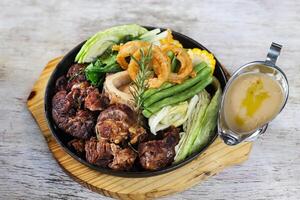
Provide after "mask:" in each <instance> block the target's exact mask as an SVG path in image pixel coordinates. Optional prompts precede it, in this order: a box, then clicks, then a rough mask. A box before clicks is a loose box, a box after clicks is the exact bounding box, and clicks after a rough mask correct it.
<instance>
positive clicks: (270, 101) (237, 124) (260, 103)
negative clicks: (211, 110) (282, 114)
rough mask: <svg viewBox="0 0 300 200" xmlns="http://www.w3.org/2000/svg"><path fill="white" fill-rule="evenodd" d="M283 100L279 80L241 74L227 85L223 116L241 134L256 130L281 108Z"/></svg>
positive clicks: (252, 74) (261, 74)
mask: <svg viewBox="0 0 300 200" xmlns="http://www.w3.org/2000/svg"><path fill="white" fill-rule="evenodd" d="M283 101H284V95H283V90H282V88H281V86H280V85H279V83H278V82H277V81H276V80H275V79H273V78H272V77H271V76H268V75H266V74H263V73H245V74H242V75H240V76H238V77H237V78H236V79H235V80H233V82H232V83H231V85H230V87H229V88H228V90H227V92H226V96H225V100H224V105H223V106H224V117H225V121H226V123H227V125H228V127H229V128H230V129H231V130H233V131H235V132H239V133H245V132H249V131H253V130H256V129H257V128H259V127H261V126H262V125H264V124H265V123H267V122H268V121H270V120H271V119H273V117H274V116H275V115H276V114H277V113H278V112H279V111H280V109H281V107H282V104H283Z"/></svg>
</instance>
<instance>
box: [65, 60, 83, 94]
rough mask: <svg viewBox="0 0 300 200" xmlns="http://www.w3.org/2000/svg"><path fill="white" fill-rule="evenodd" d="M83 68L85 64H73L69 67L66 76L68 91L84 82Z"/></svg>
mask: <svg viewBox="0 0 300 200" xmlns="http://www.w3.org/2000/svg"><path fill="white" fill-rule="evenodd" d="M85 67H86V65H85V64H77V63H76V64H73V65H72V66H71V67H70V69H69V70H68V73H67V76H66V77H67V79H68V84H67V90H68V91H69V90H71V88H72V87H73V85H74V84H76V83H81V82H84V81H86V78H85V74H84V69H85Z"/></svg>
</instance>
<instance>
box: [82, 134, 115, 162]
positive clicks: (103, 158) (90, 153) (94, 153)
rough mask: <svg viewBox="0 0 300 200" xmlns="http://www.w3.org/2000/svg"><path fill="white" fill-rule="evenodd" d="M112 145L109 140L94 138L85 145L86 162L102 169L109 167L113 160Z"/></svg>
mask: <svg viewBox="0 0 300 200" xmlns="http://www.w3.org/2000/svg"><path fill="white" fill-rule="evenodd" d="M111 145H114V144H110V143H109V142H107V140H105V139H100V140H99V141H98V140H97V139H96V138H94V137H92V138H91V139H90V140H88V141H87V142H86V143H85V152H86V160H87V161H88V162H89V163H92V164H94V165H97V166H100V167H107V166H108V164H109V163H111V162H112V160H113V152H112V150H111Z"/></svg>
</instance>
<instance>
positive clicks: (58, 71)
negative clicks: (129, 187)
mask: <svg viewBox="0 0 300 200" xmlns="http://www.w3.org/2000/svg"><path fill="white" fill-rule="evenodd" d="M145 28H147V29H148V30H152V29H154V28H156V27H149V26H145ZM161 29H162V30H165V29H163V28H161ZM172 33H173V36H174V38H175V39H177V40H179V41H180V42H181V43H182V45H183V46H184V47H185V48H199V49H205V50H207V49H206V48H205V47H204V46H202V45H201V44H200V43H198V42H196V41H195V40H193V39H191V38H189V37H187V36H185V35H183V34H181V33H178V32H175V31H172ZM84 42H85V41H84ZM84 42H82V43H80V44H79V45H77V46H76V47H75V48H74V49H72V50H71V51H70V52H69V53H67V54H66V55H65V56H64V57H63V59H62V60H61V61H60V62H59V63H58V65H57V66H56V68H55V70H54V71H53V72H52V75H51V76H50V79H49V81H48V84H47V87H46V93H45V114H46V119H47V122H48V125H49V127H50V130H51V132H52V134H53V136H54V137H55V139H56V141H57V142H58V143H59V144H60V146H61V147H62V148H63V149H64V150H65V151H66V152H67V153H68V154H69V155H71V156H72V157H73V158H74V159H76V160H77V161H79V162H81V163H82V164H84V165H86V166H88V167H90V168H92V169H94V170H97V171H99V172H102V173H107V174H111V175H115V176H123V177H135V178H137V177H147V176H154V175H159V174H163V173H166V172H169V171H172V170H175V169H177V168H179V167H182V166H183V165H185V164H187V163H189V162H190V161H192V160H194V159H195V158H197V157H198V156H199V155H200V154H201V153H202V152H203V151H204V150H205V149H206V148H207V147H208V146H209V145H210V144H212V143H213V141H214V140H215V139H216V137H217V133H215V135H214V137H213V138H212V139H211V141H210V142H209V144H208V145H207V146H206V147H205V148H204V149H202V150H201V151H199V152H196V153H194V154H192V155H191V156H189V157H188V158H186V159H185V160H184V161H182V162H180V163H178V164H175V165H171V166H168V167H165V168H163V169H160V170H156V171H145V170H144V171H142V169H136V170H135V171H128V172H125V171H114V170H112V169H107V168H102V167H98V166H95V165H93V164H90V163H88V162H87V161H86V160H85V158H84V157H80V156H78V155H76V153H75V151H74V149H72V148H70V147H69V146H68V142H69V141H70V140H72V139H73V137H72V136H69V135H68V134H66V133H64V132H63V131H62V130H60V129H59V128H58V127H57V126H56V124H55V123H54V120H53V118H52V114H51V110H52V104H51V101H52V97H53V96H54V92H55V81H56V80H57V79H58V78H59V77H60V76H62V75H64V74H66V73H67V71H68V69H69V67H70V66H71V65H72V64H73V63H74V59H75V56H76V54H77V53H78V52H79V50H80V48H81V46H82V45H83V44H84ZM207 51H208V50H207ZM216 61H217V62H216V68H215V72H214V76H216V77H217V78H218V80H219V81H220V83H221V86H222V88H224V87H225V84H226V82H227V78H226V76H225V73H224V71H223V69H222V66H221V64H220V63H219V61H218V60H217V59H216ZM208 91H209V88H208Z"/></svg>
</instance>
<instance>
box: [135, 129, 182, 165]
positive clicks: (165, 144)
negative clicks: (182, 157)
mask: <svg viewBox="0 0 300 200" xmlns="http://www.w3.org/2000/svg"><path fill="white" fill-rule="evenodd" d="M178 141H179V129H177V128H175V127H171V128H170V129H168V130H167V131H166V132H165V133H164V138H163V139H162V140H152V141H148V142H144V143H141V144H139V147H138V152H139V158H140V164H141V165H142V167H143V168H144V169H147V170H158V169H160V168H162V167H166V166H167V165H169V164H171V163H172V161H173V159H174V157H175V146H176V144H177V143H178Z"/></svg>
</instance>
